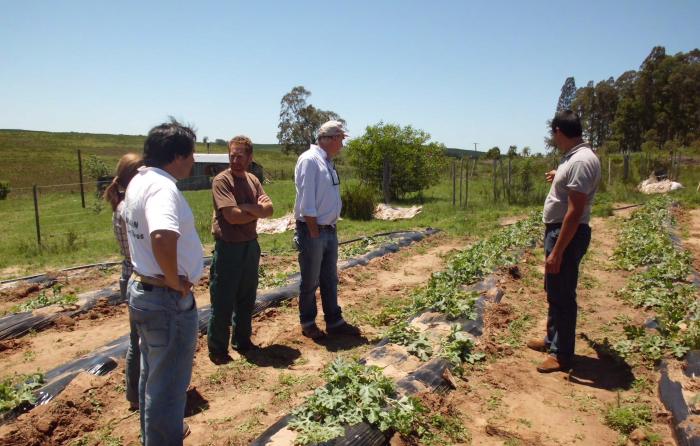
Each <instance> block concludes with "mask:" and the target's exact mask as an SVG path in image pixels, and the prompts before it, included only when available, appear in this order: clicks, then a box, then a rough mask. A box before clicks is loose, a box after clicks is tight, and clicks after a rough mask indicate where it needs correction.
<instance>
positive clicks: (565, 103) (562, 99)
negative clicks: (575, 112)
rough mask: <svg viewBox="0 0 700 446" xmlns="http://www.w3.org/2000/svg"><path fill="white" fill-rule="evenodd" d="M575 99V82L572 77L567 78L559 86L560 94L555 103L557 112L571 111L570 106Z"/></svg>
mask: <svg viewBox="0 0 700 446" xmlns="http://www.w3.org/2000/svg"><path fill="white" fill-rule="evenodd" d="M575 98H576V81H575V80H574V78H573V77H567V78H566V80H565V81H564V85H562V86H561V94H560V95H559V101H557V111H562V110H571V104H572V103H573V102H574V99H575Z"/></svg>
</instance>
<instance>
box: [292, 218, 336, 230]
mask: <svg viewBox="0 0 700 446" xmlns="http://www.w3.org/2000/svg"><path fill="white" fill-rule="evenodd" d="M297 224H298V225H303V226H308V225H307V224H306V222H305V221H301V220H297ZM316 226H318V229H331V230H333V231H335V225H319V224H317V225H316Z"/></svg>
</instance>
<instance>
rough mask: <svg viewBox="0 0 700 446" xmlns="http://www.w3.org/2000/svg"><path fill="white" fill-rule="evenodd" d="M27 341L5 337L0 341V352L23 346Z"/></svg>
mask: <svg viewBox="0 0 700 446" xmlns="http://www.w3.org/2000/svg"><path fill="white" fill-rule="evenodd" d="M26 343H27V342H26V341H25V340H24V339H5V340H4V341H0V352H4V351H12V350H16V349H20V348H22V347H24V345H25V344H26Z"/></svg>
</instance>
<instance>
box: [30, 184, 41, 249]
mask: <svg viewBox="0 0 700 446" xmlns="http://www.w3.org/2000/svg"><path fill="white" fill-rule="evenodd" d="M32 191H33V192H34V222H35V223H36V243H37V245H38V246H39V249H41V231H40V230H39V194H38V193H37V187H36V184H35V185H34V187H33V189H32Z"/></svg>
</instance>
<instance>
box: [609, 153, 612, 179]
mask: <svg viewBox="0 0 700 446" xmlns="http://www.w3.org/2000/svg"><path fill="white" fill-rule="evenodd" d="M611 170H612V156H608V187H610V177H611V173H610V172H611Z"/></svg>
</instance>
